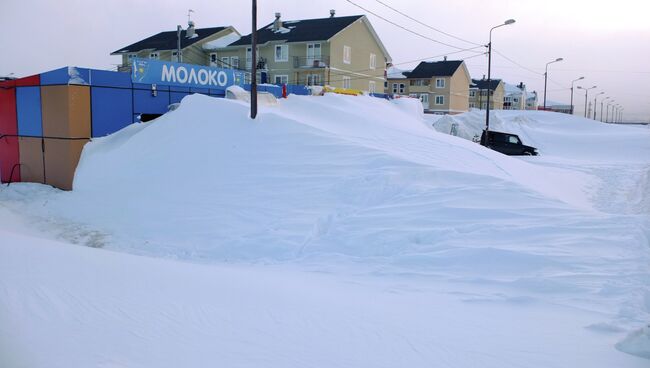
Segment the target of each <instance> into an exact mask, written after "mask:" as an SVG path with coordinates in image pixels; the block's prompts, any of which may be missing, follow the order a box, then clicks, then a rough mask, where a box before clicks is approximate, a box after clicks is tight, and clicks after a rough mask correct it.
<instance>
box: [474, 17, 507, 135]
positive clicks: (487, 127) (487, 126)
mask: <svg viewBox="0 0 650 368" xmlns="http://www.w3.org/2000/svg"><path fill="white" fill-rule="evenodd" d="M514 22H515V20H514V19H508V20H506V21H505V22H503V23H502V24H499V25H498V26H494V27H492V28H490V39H489V40H490V41H489V42H488V79H487V84H488V91H487V106H486V109H485V140H484V141H483V142H481V144H483V145H484V146H486V147H487V145H488V132H489V130H490V85H491V84H492V81H491V74H490V72H491V68H492V31H494V30H495V29H496V28H499V27H503V26H507V25H510V24H513V23H514Z"/></svg>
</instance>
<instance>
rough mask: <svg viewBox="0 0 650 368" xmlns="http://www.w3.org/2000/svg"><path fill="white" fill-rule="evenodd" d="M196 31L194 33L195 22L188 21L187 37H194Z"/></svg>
mask: <svg viewBox="0 0 650 368" xmlns="http://www.w3.org/2000/svg"><path fill="white" fill-rule="evenodd" d="M195 35H196V33H194V22H193V21H191V20H189V21H187V30H186V31H185V37H186V38H194V37H196V36H195Z"/></svg>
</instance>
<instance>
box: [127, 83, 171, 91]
mask: <svg viewBox="0 0 650 368" xmlns="http://www.w3.org/2000/svg"><path fill="white" fill-rule="evenodd" d="M133 88H136V89H147V90H149V91H151V84H142V83H133ZM156 89H157V90H158V91H169V86H163V85H160V84H157V85H156Z"/></svg>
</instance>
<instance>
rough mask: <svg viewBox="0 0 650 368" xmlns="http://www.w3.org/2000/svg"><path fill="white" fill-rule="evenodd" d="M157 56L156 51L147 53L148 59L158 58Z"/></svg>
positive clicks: (158, 55)
mask: <svg viewBox="0 0 650 368" xmlns="http://www.w3.org/2000/svg"><path fill="white" fill-rule="evenodd" d="M159 58H160V54H159V53H157V52H152V53H151V54H149V59H154V60H158V59H159Z"/></svg>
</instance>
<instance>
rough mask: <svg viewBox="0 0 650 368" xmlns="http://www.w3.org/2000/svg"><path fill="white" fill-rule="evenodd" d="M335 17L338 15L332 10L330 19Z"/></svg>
mask: <svg viewBox="0 0 650 368" xmlns="http://www.w3.org/2000/svg"><path fill="white" fill-rule="evenodd" d="M335 15H336V10H334V9H330V18H334V16H335Z"/></svg>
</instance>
